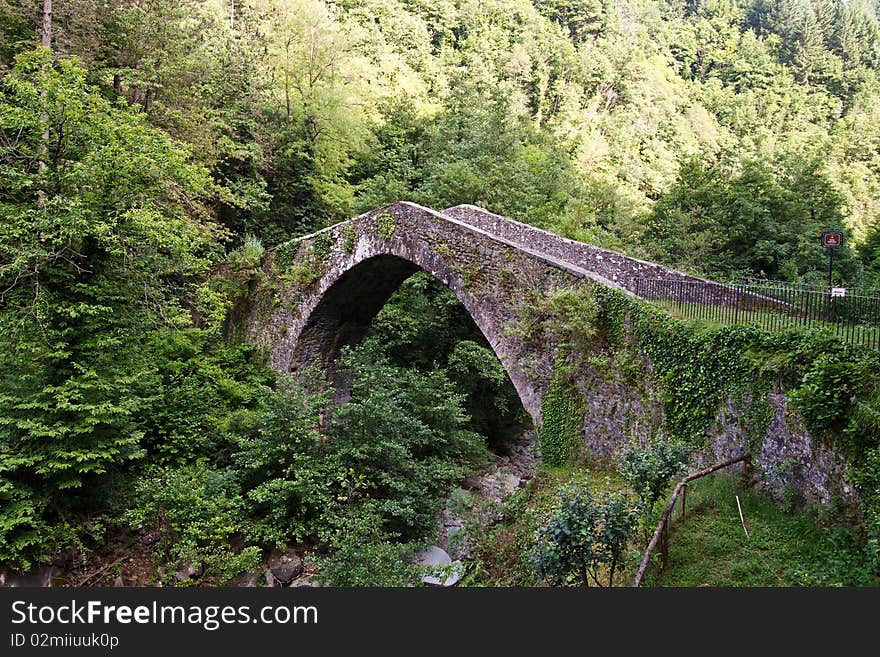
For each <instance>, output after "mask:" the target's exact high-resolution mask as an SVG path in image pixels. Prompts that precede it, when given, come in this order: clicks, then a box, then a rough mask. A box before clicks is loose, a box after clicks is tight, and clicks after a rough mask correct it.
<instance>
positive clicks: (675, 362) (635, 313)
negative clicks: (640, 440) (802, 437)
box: [540, 284, 880, 556]
mask: <svg viewBox="0 0 880 657" xmlns="http://www.w3.org/2000/svg"><path fill="white" fill-rule="evenodd" d="M567 294H568V298H569V299H573V298H574V297H573V296H572V295H571V293H570V292H569V293H567ZM556 296H557V297H564V296H565V295H560V294H558V293H557V294H556ZM577 296H579V297H581V300H580V301H578V302H577V303H574V302H572V303H570V304H562V305H558V304H557V306H556V308H555V311H556V312H555V316H551V317H549V318H548V319H547V320H546V324H547V325H548V326H549V327H550V329H549V330H550V331H551V332H552V331H555V332H564V331H565V330H566V329H565V327H566V326H567V325H568V324H570V317H571V316H572V315H573V314H574V313H578V312H579V311H578V309H579V308H582V307H583V305H584V299H591V300H593V301H595V304H596V307H597V311H596V316H595V329H596V331H595V336H594V338H593V340H592V343H591V348H590V350H589V351H579V350H568V351H566V352H565V356H564V362H560V363H557V364H556V370H557V371H558V370H566V369H567V370H570V371H571V372H572V373H573V376H574V377H575V378H576V377H577V376H578V373H579V372H580V376H584V375H585V373H586V372H587V371H589V372H590V373H591V374H590V375H595V373H596V368H595V367H591V364H594V363H595V362H596V360H597V356H605V357H607V358H608V359H610V360H611V361H612V362H614V361H616V362H618V363H620V364H621V366H620V367H618V368H617V369H618V370H620V371H623V370H625V369H627V368H632V364H633V363H638V362H641V363H642V371H641V372H640V373H639V374H638V376H633V374H632V372H630V373H629V376H630V378H631V379H632V380H633V381H635V380H636V379H637V378H640V377H643V378H645V379H650V381H651V386H649V387H647V389H649V390H650V391H651V392H650V393H648V394H651V395H653V396H654V397H655V398H656V399H654V400H653V401H659V402H660V403H662V406H663V410H664V419H663V426H662V427H661V429H662V431H663V432H665V433H666V434H667V435H670V436H671V437H673V438H675V439H677V440H681V441H683V442H685V443H687V444H689V445H692V446H694V447H696V448H705V447H707V446H708V445H707V437H708V436H709V435H711V430H712V428H713V424H715V423H716V421H717V418H718V415H719V411H720V410H721V409H722V406H723V404H724V402H725V401H727V400H733V401H734V402H738V403H739V404H740V406H741V407H742V409H743V411H742V414H741V417H740V418H739V423H740V427H741V428H742V429H743V431H744V433H745V435H746V436H747V439H748V441H749V445H750V448H751V449H752V450H753V451H756V450H758V449H760V446H761V442H762V440H763V437H764V436H765V434H766V432H767V428H768V426H769V424H770V422H771V421H772V419H773V417H774V413H773V409H772V407H771V405H770V404H769V403H768V402H767V395H768V394H769V393H770V392H771V390H781V391H783V392H784V393H785V395H786V396H787V398H788V400H789V401H790V403H791V406H792V408H793V409H794V410H795V411H796V412H797V414H798V415H799V416H800V417H801V418H802V419H803V421H804V425H805V428H806V429H807V430H808V431H809V432H810V434H811V435H812V436H813V438H814V439H815V440H816V441H818V442H819V444H821V445H824V446H827V447H830V448H832V449H833V450H835V452H836V453H837V454H839V455H840V456H841V457H842V459H843V460H844V461H845V465H846V478H847V482H848V483H851V484H852V485H853V486H854V487H855V489H856V491H857V492H858V495H859V498H860V504H861V509H860V511H861V514H862V516H863V520H864V529H865V533H866V538H867V541H868V547H869V549H871V550H872V551H873V553H874V554H875V556H876V555H877V554H878V546H880V386H878V376H880V354H878V353H877V352H875V351H872V350H868V349H865V348H861V347H857V346H852V345H847V344H846V343H844V342H842V341H840V340H839V339H837V338H835V337H834V336H832V335H830V334H828V333H824V332H822V331H817V330H813V331H787V332H780V333H770V332H767V331H764V330H761V329H758V328H754V327H749V326H724V327H721V326H718V325H711V324H704V323H696V322H686V321H682V320H679V319H676V318H674V317H672V316H670V315H669V314H668V313H666V312H665V311H663V310H662V309H660V308H658V307H656V306H652V305H651V304H648V303H645V302H643V301H640V300H637V299H635V298H632V297H630V296H628V295H626V294H625V293H622V292H619V291H617V290H612V289H610V288H607V287H605V286H601V285H598V284H585V285H583V286H581V287H580V288H578V290H577ZM545 330H546V329H545ZM581 332H582V333H587V334H589V331H583V330H582V331H581ZM557 337H559V338H561V339H563V341H564V336H561V335H560V336H557ZM560 381H561V379H560V377H559V376H555V377H554V381H553V384H552V385H551V386H550V387H549V389H548V390H547V392H546V394H545V397H544V401H543V410H544V413H545V417H544V428H543V429H542V431H541V434H540V435H541V440H542V450H543V451H545V452H546V455H545V461H546V462H547V463H549V464H551V465H552V464H558V463H560V462H564V460H565V459H566V458H567V456H569V455H571V454H573V453H574V450H573V449H572V448H571V446H570V444H569V443H568V442H567V441H569V440H570V438H567V437H566V436H567V435H568V432H569V430H570V426H571V420H570V416H571V412H572V409H574V408H578V401H577V399H573V398H572V397H571V395H570V391H571V390H574V389H575V388H573V387H572V386H567V387H565V388H563V386H562V385H561V383H560ZM643 389H644V388H643ZM563 391H568V392H569V394H565V393H564V392H563ZM581 417H583V415H582V414H581ZM582 426H583V424H582V423H580V426H579V433H581V432H582V430H583V429H582Z"/></svg>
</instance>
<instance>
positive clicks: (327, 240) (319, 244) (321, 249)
mask: <svg viewBox="0 0 880 657" xmlns="http://www.w3.org/2000/svg"><path fill="white" fill-rule="evenodd" d="M312 250H313V252H314V254H315V255H316V256H317V257H318V259H319V260H321V261H324V260H326V259H327V258H329V257H330V252H331V251H332V250H333V235H331V234H330V231H329V230H325V231H322V232H320V233H318V234H317V235H315V236H314V237H313V238H312Z"/></svg>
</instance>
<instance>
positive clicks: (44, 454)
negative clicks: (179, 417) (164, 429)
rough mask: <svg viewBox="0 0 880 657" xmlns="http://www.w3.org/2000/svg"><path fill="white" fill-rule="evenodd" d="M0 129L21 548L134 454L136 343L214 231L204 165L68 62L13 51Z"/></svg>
mask: <svg viewBox="0 0 880 657" xmlns="http://www.w3.org/2000/svg"><path fill="white" fill-rule="evenodd" d="M44 131H48V134H49V140H48V142H47V141H44V139H43V134H44ZM0 132H2V134H3V135H4V137H3V138H4V142H5V143H9V141H8V140H9V139H12V135H18V136H17V137H15V141H16V143H17V146H16V148H14V149H13V148H6V149H4V150H3V152H2V156H0V170H2V175H0V263H2V264H0V290H2V297H3V305H2V308H0V339H2V340H3V343H4V345H5V347H4V349H3V350H2V352H0V367H2V374H0V477H2V478H3V481H4V482H8V483H6V484H5V486H6V487H7V489H17V490H18V492H17V493H14V494H12V499H13V500H15V501H16V502H15V504H13V505H12V507H9V508H10V509H11V512H12V516H11V517H10V518H9V519H8V520H7V521H6V522H4V524H6V525H7V526H9V527H10V528H11V530H12V531H13V532H14V534H15V536H14V537H9V538H7V537H3V538H2V539H0V540H2V541H10V540H11V541H12V542H13V543H14V544H17V545H21V544H22V543H21V541H22V540H24V539H23V538H22V536H26V535H30V533H29V532H28V530H27V529H26V524H27V523H29V522H30V520H28V519H29V518H31V519H33V518H36V516H37V513H38V509H39V508H41V507H42V508H47V507H46V506H44V505H46V504H48V506H50V507H51V506H52V505H53V504H54V503H55V502H56V501H57V500H58V499H60V497H61V493H60V491H62V490H65V489H73V488H78V487H81V486H83V485H84V484H85V483H86V482H89V481H94V480H95V479H96V478H100V476H102V475H104V474H105V473H108V472H110V471H112V470H114V469H116V468H119V467H124V464H126V463H127V462H129V461H133V460H135V459H138V458H140V457H142V456H143V455H144V451H143V450H142V448H141V439H142V437H143V431H142V430H141V429H140V428H139V427H138V426H137V422H136V420H135V418H136V417H137V415H138V413H140V412H142V411H143V410H144V409H145V408H146V407H147V406H148V401H147V400H148V398H149V395H150V390H149V388H148V381H149V378H150V372H151V370H152V366H151V363H149V362H148V360H147V359H146V358H145V357H144V347H145V344H146V342H147V339H148V338H147V336H148V334H149V332H150V331H151V330H154V329H155V328H157V327H160V326H163V325H175V324H180V323H182V322H184V321H185V318H186V313H185V312H184V310H183V308H182V307H181V304H180V300H179V297H178V295H179V294H181V293H182V291H183V289H184V286H185V285H186V284H187V283H188V282H189V281H192V280H194V278H195V277H196V276H197V275H200V274H201V273H203V272H204V270H205V268H206V266H207V264H208V261H209V256H210V255H211V254H212V253H214V252H215V251H214V238H215V236H216V234H215V231H214V230H213V229H212V228H211V227H210V224H209V223H207V222H205V221H204V218H205V212H204V208H203V206H202V205H201V201H202V200H204V199H205V196H206V193H207V192H208V190H209V188H210V184H209V179H208V176H207V173H206V172H205V171H204V170H203V169H201V168H199V167H195V166H192V165H190V164H189V163H188V162H187V158H188V155H189V154H188V152H187V150H186V149H185V148H183V147H181V146H180V145H178V144H176V143H174V142H172V141H171V140H170V139H168V137H167V136H165V135H164V134H163V133H161V132H159V131H157V130H155V129H153V128H151V127H149V126H148V125H147V123H146V121H145V119H144V117H143V116H142V115H141V114H139V113H138V112H136V111H135V110H133V109H130V108H128V107H125V106H117V105H113V104H111V103H109V102H108V101H107V100H105V99H104V98H103V97H102V96H101V95H100V94H99V93H98V92H97V91H96V90H95V89H93V88H91V87H89V86H88V85H87V83H86V81H85V72H84V71H83V70H82V69H81V68H79V67H78V66H76V64H75V63H73V62H70V61H61V62H58V63H57V64H53V62H52V60H51V57H50V55H49V53H48V52H47V51H45V50H42V49H38V50H36V51H33V52H28V53H25V54H23V55H21V56H19V58H18V59H17V62H16V65H15V68H14V69H13V70H12V71H11V72H10V73H9V74H8V75H6V76H4V78H3V81H2V83H0ZM29 490H39V491H40V496H39V499H41V500H42V502H40V503H36V502H27V501H26V500H27V499H29V498H30V499H34V498H32V497H31V494H30V493H28V492H27V491H29ZM6 508H7V507H4V513H5V512H6ZM13 528H14V529H13ZM13 554H15V551H13V552H12V554H10V555H7V556H10V558H14V557H13V556H12V555H13ZM15 556H19V555H15ZM21 556H23V555H21Z"/></svg>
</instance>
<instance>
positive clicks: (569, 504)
mask: <svg viewBox="0 0 880 657" xmlns="http://www.w3.org/2000/svg"><path fill="white" fill-rule="evenodd" d="M560 497H561V499H560V502H559V507H558V509H557V511H556V512H555V514H554V515H553V517H552V518H551V520H550V521H549V522H548V523H547V524H546V525H544V526H543V527H541V528H540V529H539V530H538V533H537V537H536V545H535V549H534V552H533V556H532V563H533V566H534V568H535V570H536V571H537V572H538V575H539V576H540V577H541V578H543V579H545V580H546V581H548V582H549V583H550V584H552V585H553V586H589V585H590V581H593V582H594V583H595V584H596V585H597V586H603V585H607V586H611V585H613V584H614V573H615V571H616V570H617V569H618V568H620V567H622V566H624V565H625V557H626V553H627V548H628V543H629V540H630V536H631V534H632V531H633V529H634V527H635V525H636V522H637V519H638V517H639V515H640V513H641V509H640V508H639V507H638V505H635V504H633V501H632V500H631V499H630V498H629V496H627V495H626V494H625V493H606V494H604V495H602V496H601V497H599V498H594V497H593V495H592V494H591V493H590V490H589V488H588V487H587V484H586V482H584V483H583V484H581V485H576V486H573V487H572V488H571V489H570V490H569V491H568V492H567V493H565V494H563V495H561V496H560ZM606 578H607V579H606ZM603 582H604V584H603Z"/></svg>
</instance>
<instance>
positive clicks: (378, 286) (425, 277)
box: [290, 254, 531, 451]
mask: <svg viewBox="0 0 880 657" xmlns="http://www.w3.org/2000/svg"><path fill="white" fill-rule="evenodd" d="M489 333H491V331H489ZM365 339H369V341H370V342H371V343H375V344H378V345H380V348H381V352H382V354H383V355H384V356H387V357H388V358H390V359H391V360H392V361H393V362H394V363H395V364H396V365H399V366H402V367H412V368H416V369H420V370H422V371H425V372H428V371H429V370H432V369H436V368H441V369H443V370H444V373H445V374H446V375H447V376H449V377H450V379H451V380H452V381H453V383H455V384H456V388H457V390H458V391H459V392H460V394H463V395H464V396H465V399H466V408H467V410H468V412H469V413H470V415H471V418H472V427H473V429H474V430H475V431H477V432H478V433H480V434H482V435H484V436H486V438H487V440H488V442H489V446H490V447H492V448H499V449H501V450H502V451H503V449H504V447H505V444H506V441H507V439H509V438H512V437H514V436H515V435H519V434H521V431H522V429H523V428H525V427H528V426H530V425H531V417H530V414H529V412H528V409H527V408H526V407H525V404H524V402H523V396H522V394H521V392H520V391H519V390H518V389H517V387H516V384H515V383H514V381H513V379H512V378H511V376H510V372H509V371H508V365H506V364H505V363H504V358H503V357H502V354H498V353H497V351H496V350H495V348H494V346H493V345H492V344H491V341H490V340H489V338H488V336H487V330H486V327H482V326H480V325H479V319H478V318H476V317H475V316H474V313H472V312H471V310H470V309H468V308H467V307H466V306H465V304H464V302H463V300H462V299H461V298H460V297H459V295H457V294H456V293H455V291H454V289H453V288H452V287H451V286H449V285H448V284H447V283H446V282H444V281H442V280H440V278H438V277H437V276H435V275H434V273H432V272H429V271H427V270H425V269H423V268H422V267H420V266H419V265H417V264H415V263H413V262H411V261H410V260H408V259H406V258H402V257H399V256H396V255H392V254H380V255H375V256H372V257H369V258H367V259H365V260H363V261H361V262H359V263H358V264H356V265H354V266H352V267H351V268H350V269H348V270H347V271H345V272H344V273H342V274H340V275H339V276H338V278H336V280H334V281H333V282H332V284H331V285H330V286H329V287H328V288H327V289H326V291H325V292H324V293H323V294H322V295H321V298H320V300H319V301H318V302H317V304H316V305H315V307H314V309H313V310H312V311H311V313H310V314H309V316H308V318H307V319H306V321H305V324H304V325H303V328H302V330H301V332H300V334H299V336H298V338H297V340H296V343H295V347H294V352H293V357H292V359H291V367H290V369H291V371H292V372H296V371H297V370H298V369H300V368H302V367H306V366H310V365H312V364H315V363H318V364H320V366H321V367H322V368H323V370H324V371H325V372H326V374H327V376H328V378H329V380H330V382H331V383H332V384H333V386H334V388H335V390H336V395H335V398H334V401H336V402H337V403H344V402H345V401H347V400H348V398H349V387H348V379H349V373H347V372H345V371H344V370H343V369H341V368H340V367H339V366H338V359H339V356H340V353H341V352H342V350H343V349H344V348H346V347H357V346H358V345H361V344H362V343H363V342H364V340H365ZM375 344H374V348H375Z"/></svg>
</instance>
